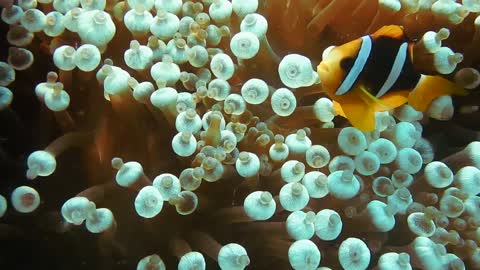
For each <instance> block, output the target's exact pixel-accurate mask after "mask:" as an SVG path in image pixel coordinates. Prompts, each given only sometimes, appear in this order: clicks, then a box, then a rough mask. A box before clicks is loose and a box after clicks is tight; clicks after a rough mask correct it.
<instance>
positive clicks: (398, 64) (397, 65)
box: [375, 42, 408, 98]
mask: <svg viewBox="0 0 480 270" xmlns="http://www.w3.org/2000/svg"><path fill="white" fill-rule="evenodd" d="M407 49H408V43H407V42H404V43H402V45H400V48H399V49H398V52H397V56H395V61H394V62H393V65H392V68H391V69H390V74H388V77H387V79H386V80H385V82H384V83H383V85H382V87H381V88H380V90H379V91H378V93H377V95H376V96H375V97H377V98H379V97H381V96H383V95H385V94H386V93H387V92H388V90H390V89H391V88H392V86H393V85H394V84H395V82H397V80H398V77H400V73H401V72H402V70H403V66H404V65H405V60H406V58H407Z"/></svg>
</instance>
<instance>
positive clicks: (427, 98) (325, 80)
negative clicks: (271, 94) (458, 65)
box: [317, 25, 466, 132]
mask: <svg viewBox="0 0 480 270" xmlns="http://www.w3.org/2000/svg"><path fill="white" fill-rule="evenodd" d="M414 44H415V43H414V42H413V41H410V40H409V39H408V38H407V37H406V35H405V32H404V31H403V28H402V27H401V26H398V25H388V26H384V27H382V28H380V29H379V30H378V31H376V32H375V33H373V34H371V35H366V36H363V37H361V38H358V39H355V40H353V41H350V42H348V43H345V44H343V45H340V46H337V47H334V48H333V49H332V50H331V51H330V52H329V53H328V54H327V56H326V57H325V58H324V59H323V60H322V61H321V62H320V64H319V65H318V67H317V73H318V76H319V79H320V81H321V84H322V87H323V89H324V90H325V92H326V94H327V95H328V96H329V97H330V98H331V99H332V100H333V101H334V105H335V110H336V111H337V113H338V114H339V115H341V116H344V117H345V118H347V119H348V120H349V121H350V123H351V124H352V126H354V127H356V128H358V129H360V130H362V131H365V132H368V131H372V130H374V129H375V112H378V111H386V110H391V109H394V108H396V107H399V106H401V105H403V104H405V103H407V102H408V104H410V105H411V106H412V107H413V108H415V109H416V110H418V111H425V110H426V109H427V108H428V106H429V105H430V103H431V102H432V101H433V100H434V99H435V98H437V97H439V96H444V95H465V94H466V91H465V90H464V89H463V88H462V87H460V86H458V85H456V84H455V83H453V82H451V81H449V80H447V79H444V78H442V77H439V76H428V75H424V74H420V72H417V71H416V70H415V67H414V65H413V45H414Z"/></svg>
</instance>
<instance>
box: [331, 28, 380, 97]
mask: <svg viewBox="0 0 480 270" xmlns="http://www.w3.org/2000/svg"><path fill="white" fill-rule="evenodd" d="M371 50H372V39H371V37H370V36H363V37H362V45H361V47H360V50H359V52H358V56H357V59H355V63H354V64H353V66H352V69H350V71H349V72H348V74H347V76H346V77H345V79H344V80H343V82H342V84H341V85H340V86H339V87H338V89H337V91H336V92H335V95H337V96H340V95H343V94H345V93H347V92H348V90H350V89H351V88H352V86H353V84H354V83H355V81H356V80H357V79H358V76H359V75H360V73H361V72H362V70H363V68H364V67H365V64H366V63H367V60H368V57H369V56H370V52H371Z"/></svg>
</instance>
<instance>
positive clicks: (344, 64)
mask: <svg viewBox="0 0 480 270" xmlns="http://www.w3.org/2000/svg"><path fill="white" fill-rule="evenodd" d="M353 62H354V59H353V57H347V58H344V59H342V60H341V61H340V67H341V68H342V69H343V70H350V69H351V68H352V66H353Z"/></svg>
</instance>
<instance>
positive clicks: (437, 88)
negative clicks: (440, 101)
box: [408, 75, 468, 112]
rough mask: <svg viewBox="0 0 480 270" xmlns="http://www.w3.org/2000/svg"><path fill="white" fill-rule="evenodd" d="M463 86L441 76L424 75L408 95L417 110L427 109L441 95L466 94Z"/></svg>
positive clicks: (410, 102) (409, 102) (409, 101)
mask: <svg viewBox="0 0 480 270" xmlns="http://www.w3.org/2000/svg"><path fill="white" fill-rule="evenodd" d="M466 94H468V92H467V91H466V90H465V89H463V88H462V87H461V86H459V85H457V84H455V83H454V82H452V81H449V80H447V79H445V78H442V77H440V76H430V75H422V77H421V78H420V81H419V82H418V83H417V85H416V86H415V88H414V89H413V91H412V92H411V93H410V94H409V95H408V104H410V106H412V107H413V108H415V109H416V110H417V111H422V112H423V111H425V110H427V108H428V106H429V105H430V103H432V101H433V100H434V99H436V98H438V97H440V96H451V95H466Z"/></svg>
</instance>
